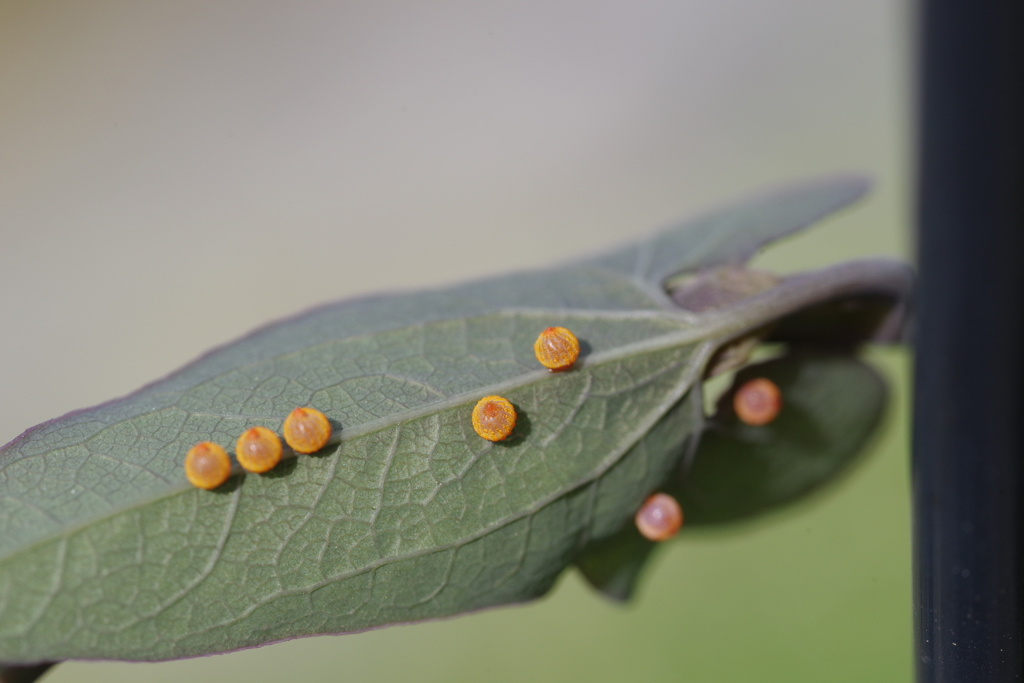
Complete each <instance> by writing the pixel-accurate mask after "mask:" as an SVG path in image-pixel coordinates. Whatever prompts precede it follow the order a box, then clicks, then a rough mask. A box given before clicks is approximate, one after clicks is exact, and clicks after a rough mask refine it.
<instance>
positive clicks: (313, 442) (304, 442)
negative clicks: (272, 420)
mask: <svg viewBox="0 0 1024 683" xmlns="http://www.w3.org/2000/svg"><path fill="white" fill-rule="evenodd" d="M281 431H282V432H284V440H285V442H286V443H287V444H288V445H289V446H291V447H292V450H293V451H295V452H296V453H316V452H317V451H318V450H320V449H321V448H323V447H324V446H326V445H327V442H328V441H329V440H330V438H331V423H330V422H329V421H328V420H327V416H326V415H324V414H323V413H321V412H320V411H319V410H317V409H316V408H296V409H295V410H293V411H292V412H291V413H289V414H288V417H286V418H285V420H284V427H283V428H282V430H281Z"/></svg>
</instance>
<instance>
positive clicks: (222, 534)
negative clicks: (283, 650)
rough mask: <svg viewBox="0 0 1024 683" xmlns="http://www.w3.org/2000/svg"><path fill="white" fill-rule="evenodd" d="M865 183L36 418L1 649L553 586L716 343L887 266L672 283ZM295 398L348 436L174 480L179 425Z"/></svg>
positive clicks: (151, 655) (629, 485) (255, 627)
mask: <svg viewBox="0 0 1024 683" xmlns="http://www.w3.org/2000/svg"><path fill="white" fill-rule="evenodd" d="M863 190H864V185H863V183H862V182H861V181H859V180H857V179H849V178H837V179H831V180H827V181H823V182H819V183H816V184H812V185H806V186H802V187H798V188H795V189H791V190H787V191H785V192H781V193H776V194H772V195H765V196H763V197H760V198H756V199H753V200H750V201H748V202H745V203H742V204H738V205H735V206H733V207H729V208H726V209H724V210H722V211H721V212H719V213H717V214H711V215H708V216H706V217H703V218H701V219H698V220H696V221H691V222H690V223H687V224H685V225H683V226H681V227H679V228H676V229H673V230H669V231H667V232H665V233H662V234H660V235H657V236H654V237H652V238H649V239H646V240H644V241H641V242H639V243H638V244H637V245H634V246H630V247H627V248H625V249H622V250H619V251H617V252H614V253H612V254H610V255H607V256H602V257H600V258H597V259H592V260H588V261H583V262H580V263H577V264H573V265H568V266H561V267H557V268H553V269H550V270H546V271H535V272H529V273H522V274H516V275H509V276H504V277H499V278H495V279H492V280H487V281H482V282H476V283H470V284H468V285H462V286H459V287H454V288H450V289H446V290H438V291H429V292H417V293H410V294H403V295H391V296H377V297H371V298H366V299H361V300H355V301H349V302H342V303H340V304H335V305H331V306H326V307H323V308H320V309H316V310H314V311H311V312H308V313H306V314H303V315H300V316H298V317H295V318H292V319H290V320H285V321H282V322H279V323H276V324H273V325H270V326H268V327H266V328H263V329H261V330H258V331H257V332H255V333H253V334H252V335H250V336H248V337H246V338H244V339H242V340H240V341H237V342H235V343H233V344H230V345H228V346H225V347H223V348H220V349H217V350H215V351H213V352H211V353H210V354H208V355H206V356H204V357H203V358H201V359H199V360H198V361H196V362H194V363H193V364H191V365H189V366H187V367H185V368H184V369H182V370H180V371H178V372H176V373H174V374H172V375H171V376H169V377H167V378H166V379H164V380H161V381H159V382H156V383H154V384H151V385H149V386H147V387H145V388H143V389H141V390H140V391H138V392H136V393H134V394H132V395H130V396H127V397H125V398H123V399H119V400H116V401H112V402H110V403H107V404H103V405H101V406H97V407H95V408H91V409H87V410H83V411H78V412H75V413H71V414H69V415H66V416H64V417H62V418H59V419H57V420H53V421H51V422H48V423H45V424H43V425H40V426H38V427H35V428H33V429H31V430H29V431H28V432H26V433H25V434H23V435H22V436H20V437H18V438H17V439H15V440H14V441H13V442H11V443H10V444H8V445H7V446H5V447H4V448H3V449H0V661H6V662H12V663H19V662H20V663H32V662H38V661H50V660H59V659H67V658H89V659H130V660H160V659H170V658H177V657H188V656H196V655H201V654H208V653H214V652H224V651H229V650H234V649H238V648H244V647H251V646H255V645H260V644H264V643H268V642H273V641H276V640H281V639H286V638H291V637H297V636H303V635H313V634H320V633H344V632H351V631H356V630H360V629H365V628H370V627H375V626H381V625H384V624H389V623H395V622H405V621H414V620H420V619H426V618H433V617H439V616H446V615H451V614H456V613H459V612H463V611H467V610H473V609H478V608H481V607H486V606H490V605H497V604H503V603H510V602H516V601H522V600H528V599H530V598H533V597H535V596H537V595H540V594H542V593H543V592H545V591H546V590H548V589H549V588H550V586H551V585H552V583H553V581H554V580H555V578H556V577H557V575H558V574H559V572H560V571H562V570H563V569H564V568H565V567H566V566H567V565H568V564H569V563H571V562H572V561H573V560H574V559H575V558H576V557H577V556H578V555H579V554H580V552H581V550H582V549H583V548H584V547H586V546H587V544H589V543H596V542H600V541H601V539H604V538H607V537H610V536H611V535H612V534H614V533H615V532H616V531H617V530H619V529H620V528H622V526H623V524H624V522H625V521H626V520H628V519H629V518H631V517H632V515H633V513H634V511H635V510H636V507H637V506H638V505H639V502H640V501H642V500H643V499H644V497H645V496H646V495H647V494H648V493H649V492H650V491H651V490H652V489H653V488H655V487H656V486H658V485H659V483H661V482H662V481H664V480H665V479H666V477H667V476H669V474H670V472H672V471H673V469H674V468H675V467H676V466H677V464H678V462H679V460H680V458H681V456H682V453H683V452H684V451H685V449H686V445H687V443H690V444H693V443H694V440H695V439H696V438H697V435H699V433H700V432H701V430H702V428H703V416H702V401H701V397H700V390H699V383H700V379H701V376H702V372H703V369H704V367H705V365H706V363H707V362H708V359H709V357H710V355H711V354H712V352H713V351H714V350H715V349H716V348H718V347H720V346H721V345H722V344H723V343H725V342H727V341H728V340H729V339H731V338H734V337H736V336H737V335H740V334H743V333H744V332H747V331H749V330H752V329H757V328H759V327H761V326H763V325H764V324H765V323H766V322H769V321H771V320H772V319H775V318H778V317H780V316H781V315H783V314H785V313H787V312H790V311H791V310H794V308H799V307H801V306H805V305H807V304H808V303H809V302H812V301H815V300H817V299H819V298H821V297H822V296H824V295H827V296H832V295H834V294H835V292H837V291H840V290H842V291H846V290H848V289H850V288H851V287H853V288H854V289H856V288H857V286H858V283H859V284H860V285H864V283H865V282H868V283H869V284H870V281H879V280H884V281H887V282H888V281H890V280H892V279H893V278H895V279H897V280H898V279H899V277H900V276H899V274H898V273H896V274H894V272H895V271H894V270H893V269H894V268H895V267H894V266H884V267H874V266H872V267H868V268H867V269H866V270H865V271H864V272H859V274H857V273H855V274H854V275H849V274H846V275H842V276H839V277H833V276H824V275H823V276H822V278H823V279H821V280H820V281H821V282H824V283H826V284H824V285H822V284H819V280H814V279H813V278H812V279H811V280H806V281H803V280H802V281H799V282H795V283H793V284H792V285H786V284H784V285H781V286H780V287H779V288H777V289H776V290H772V291H770V292H767V293H765V294H764V295H762V296H760V297H758V298H757V301H756V302H755V303H754V304H749V305H748V304H745V303H743V302H741V303H740V304H737V305H736V306H734V307H731V308H729V309H725V310H721V311H714V312H711V313H709V314H707V315H703V314H702V315H695V314H691V313H687V312H685V311H681V310H680V309H679V308H678V307H676V306H675V305H674V304H673V303H672V302H671V300H670V299H669V297H668V296H667V295H666V293H665V289H664V286H663V283H664V281H665V280H666V278H668V277H670V276H673V275H676V274H678V273H680V272H683V271H696V270H700V269H705V268H710V267H716V266H722V265H739V264H741V263H743V262H744V261H745V260H746V259H747V258H749V257H750V256H751V255H752V254H753V253H755V251H756V250H757V249H758V248H759V247H760V246H761V245H763V244H765V243H767V242H769V241H771V240H772V239H775V238H777V237H779V236H782V235H785V234H787V233H789V232H792V231H794V230H796V229H799V228H802V227H805V226H806V225H808V224H810V223H812V222H813V221H815V220H817V219H818V218H820V217H822V216H823V215H825V214H827V213H829V212H831V211H833V210H835V209H836V208H839V207H841V206H843V205H844V204H846V203H848V202H850V201H852V200H853V199H855V198H856V197H857V196H859V195H860V194H861V193H862V192H863ZM872 268H874V270H872ZM879 268H880V269H879ZM886 269H888V270H886ZM868 271H870V272H868ZM900 272H902V271H900ZM844 278H845V279H844ZM858 278H859V279H858ZM837 283H838V284H837ZM844 283H845V284H844ZM876 284H877V283H876ZM844 287H845V288H846V289H843V288H844ZM869 288H870V287H869ZM883 289H884V286H883ZM823 292H824V293H825V294H823ZM550 325H561V326H565V327H568V328H570V329H572V330H573V331H574V332H575V333H576V334H577V336H578V337H579V338H580V340H581V342H582V345H583V349H584V355H583V357H582V358H581V361H580V362H579V363H577V366H576V367H575V368H574V369H573V370H571V371H569V372H563V373H549V372H547V371H545V370H543V369H542V368H541V367H540V365H539V364H538V363H537V362H536V360H535V359H534V358H533V352H532V344H533V340H534V338H535V337H536V335H537V334H538V332H539V331H540V330H541V329H543V328H544V327H547V326H550ZM490 394H499V395H502V396H505V397H506V398H508V399H509V400H511V401H512V403H513V404H514V405H515V406H516V408H517V411H518V412H519V420H518V422H517V426H516V429H515V431H514V432H513V434H512V436H511V437H510V438H509V439H508V440H507V441H504V442H499V443H494V444H492V443H490V442H487V441H484V440H482V439H480V438H479V437H478V436H477V435H476V434H475V433H474V432H473V430H472V426H471V423H470V411H471V409H472V406H473V404H474V403H475V402H476V401H477V400H478V399H479V398H480V397H482V396H485V395H490ZM300 405H309V406H313V407H316V408H319V409H320V410H322V411H324V412H325V413H326V414H327V415H328V417H329V418H330V419H331V420H332V422H334V424H335V426H336V428H337V427H340V441H338V440H336V441H334V442H332V444H331V445H329V446H328V447H327V448H325V449H324V450H323V451H321V452H319V453H317V454H314V455H312V456H300V457H297V458H296V457H292V458H289V459H288V460H286V461H285V462H283V463H282V464H281V465H279V466H278V467H277V468H276V469H274V470H273V471H272V472H270V473H268V474H266V475H262V476H259V475H243V474H236V475H235V476H233V477H232V478H231V479H230V480H229V482H228V483H227V484H225V485H224V486H223V487H221V488H220V489H217V490H216V491H212V492H210V491H202V490H198V489H195V488H192V487H191V486H189V484H188V483H187V481H186V479H185V476H184V472H183V469H182V460H183V456H184V453H185V452H186V450H187V449H188V448H189V447H190V446H191V445H192V444H194V443H196V442H198V441H204V440H211V441H216V442H218V443H221V444H223V445H225V446H226V447H229V450H230V447H231V446H232V445H233V443H234V441H235V439H236V438H237V436H238V434H239V433H241V431H242V430H244V429H245V428H247V427H250V426H253V425H258V424H262V425H264V426H267V427H269V428H271V429H275V430H280V427H281V423H282V420H283V418H284V416H285V415H287V414H288V412H289V411H290V410H291V409H292V408H294V407H295V406H300Z"/></svg>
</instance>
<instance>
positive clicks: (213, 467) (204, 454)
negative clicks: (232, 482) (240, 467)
mask: <svg viewBox="0 0 1024 683" xmlns="http://www.w3.org/2000/svg"><path fill="white" fill-rule="evenodd" d="M185 476H186V477H188V480H189V482H190V483H191V484H192V485H193V486H196V487H198V488H201V489H208V490H209V489H215V488H217V487H218V486H220V485H221V484H223V483H224V482H226V481H227V480H228V477H229V476H231V459H230V458H229V457H228V454H227V452H226V451H225V450H224V449H223V448H221V447H220V446H218V445H217V444H215V443H213V442H212V441H202V442H200V443H197V444H196V445H195V446H193V447H192V448H190V449H189V451H188V453H186V454H185Z"/></svg>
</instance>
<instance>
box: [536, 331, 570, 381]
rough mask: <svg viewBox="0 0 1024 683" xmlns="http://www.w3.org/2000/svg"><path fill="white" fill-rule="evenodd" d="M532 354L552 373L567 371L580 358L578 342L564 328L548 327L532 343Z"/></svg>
mask: <svg viewBox="0 0 1024 683" xmlns="http://www.w3.org/2000/svg"><path fill="white" fill-rule="evenodd" d="M533 352H534V353H535V354H536V355H537V360H538V361H540V364H541V365H543V366H544V367H546V368H547V369H549V370H551V371H553V372H556V371H558V370H568V369H569V368H571V367H572V364H573V363H575V362H576V359H577V358H579V357H580V342H579V340H578V339H576V335H575V334H573V333H572V332H570V331H569V330H567V329H565V328H564V327H548V328H545V329H544V331H543V332H541V333H540V336H539V337H537V341H535V342H534V343H533Z"/></svg>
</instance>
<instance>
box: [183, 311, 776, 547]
mask: <svg viewBox="0 0 1024 683" xmlns="http://www.w3.org/2000/svg"><path fill="white" fill-rule="evenodd" d="M533 351H534V354H535V355H536V357H537V360H538V361H539V362H540V364H541V365H543V366H544V367H546V368H547V369H549V370H551V371H552V372H561V371H564V370H569V369H570V368H572V366H573V365H574V364H575V363H576V360H577V359H578V358H579V355H580V342H579V340H578V339H577V338H576V335H574V334H573V333H572V332H570V331H569V330H567V329H566V328H564V327H548V328H545V329H544V331H542V332H541V333H540V336H538V337H537V341H536V342H534V344H533ZM733 407H734V409H735V411H736V415H737V416H738V417H739V419H740V420H742V421H743V422H745V423H747V424H750V425H757V426H760V425H765V424H767V423H769V422H771V421H772V420H773V419H775V416H776V415H778V413H779V410H780V409H781V407H782V399H781V394H780V392H779V389H778V387H777V386H776V385H775V384H774V383H773V382H772V381H771V380H768V379H764V378H759V379H754V380H751V381H749V382H747V383H746V384H744V385H743V386H742V387H740V389H739V390H737V392H736V394H735V395H734V399H733ZM471 419H472V422H473V430H474V431H475V432H476V433H477V434H478V435H479V436H480V437H481V438H484V439H487V440H488V441H503V440H505V439H507V438H508V437H509V436H510V435H511V434H512V430H513V429H515V426H516V409H515V407H514V406H513V405H512V403H511V402H509V400H508V399H506V398H503V397H501V396H486V397H484V398H482V399H480V400H479V401H478V402H477V404H476V406H474V408H473V414H472V416H471ZM281 431H282V433H283V435H284V440H285V442H286V443H287V444H288V446H289V447H291V449H292V450H294V451H295V452H296V453H315V452H316V451H318V450H320V449H321V448H323V447H324V446H326V445H327V442H328V441H329V440H330V438H331V423H330V422H329V421H328V420H327V417H326V416H325V415H324V414H323V413H321V412H320V411H319V410H316V409H315V408H302V407H300V408H296V409H295V410H293V411H292V412H291V414H289V415H288V417H287V418H286V419H285V421H284V426H283V427H282V429H281ZM282 452H283V447H282V446H281V439H280V438H278V436H277V434H275V433H274V432H272V431H271V430H269V429H267V428H266V427H252V428H251V429H248V430H246V431H245V432H243V433H242V435H241V436H240V437H238V441H237V442H236V444H235V457H236V458H237V459H238V464H239V465H241V466H242V468H243V469H244V470H246V471H247V472H254V473H256V474H263V473H265V472H269V471H270V470H272V469H273V468H274V467H275V466H276V465H277V463H278V462H280V461H281V455H282ZM230 475H231V459H230V458H229V457H228V454H227V452H226V451H225V450H224V449H223V448H222V447H221V446H219V445H218V444H216V443H213V442H212V441H203V442H202V443H198V444H196V445H195V446H193V447H192V448H191V449H190V450H189V452H188V453H187V454H186V455H185V476H186V477H187V478H188V480H189V482H191V483H192V484H193V485H194V486H197V487H199V488H202V489H215V488H217V487H218V486H220V485H222V484H223V483H224V482H225V481H227V479H228V477H229V476H230ZM635 523H636V526H637V529H638V530H639V531H640V533H641V534H642V535H643V536H644V537H645V538H647V539H649V540H652V541H665V540H668V539H670V538H672V537H673V536H675V535H676V533H677V532H678V531H679V529H680V528H681V527H682V525H683V510H682V508H681V507H680V506H679V503H678V502H677V501H676V499H675V498H673V497H672V496H670V495H668V494H667V493H655V494H654V495H652V496H651V497H650V498H648V499H647V500H646V501H645V502H644V504H643V505H642V506H641V507H640V510H639V511H637V513H636V517H635Z"/></svg>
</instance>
